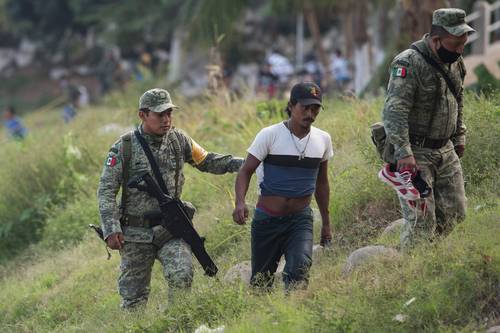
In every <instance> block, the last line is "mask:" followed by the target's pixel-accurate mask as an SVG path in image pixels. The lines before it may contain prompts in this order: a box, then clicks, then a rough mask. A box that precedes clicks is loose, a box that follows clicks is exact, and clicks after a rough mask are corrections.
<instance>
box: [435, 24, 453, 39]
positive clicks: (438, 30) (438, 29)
mask: <svg viewBox="0 0 500 333" xmlns="http://www.w3.org/2000/svg"><path fill="white" fill-rule="evenodd" d="M449 34H450V33H449V32H448V31H446V29H445V28H443V27H442V26H440V25H434V24H433V25H432V27H431V32H430V36H431V37H434V36H438V37H441V38H443V37H447V36H448V35H449Z"/></svg>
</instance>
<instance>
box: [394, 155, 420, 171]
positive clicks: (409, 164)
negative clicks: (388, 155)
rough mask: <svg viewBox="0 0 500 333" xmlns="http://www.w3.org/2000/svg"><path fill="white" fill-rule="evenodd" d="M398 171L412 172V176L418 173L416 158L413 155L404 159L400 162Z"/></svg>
mask: <svg viewBox="0 0 500 333" xmlns="http://www.w3.org/2000/svg"><path fill="white" fill-rule="evenodd" d="M397 168H398V171H399V172H402V171H410V172H411V173H412V174H416V173H417V162H416V161H415V157H413V155H410V156H407V157H405V158H402V159H400V160H399V161H398V165H397Z"/></svg>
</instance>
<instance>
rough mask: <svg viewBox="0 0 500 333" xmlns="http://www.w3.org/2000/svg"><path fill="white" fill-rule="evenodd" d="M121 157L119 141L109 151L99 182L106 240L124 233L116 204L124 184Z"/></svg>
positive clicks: (99, 197)
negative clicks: (118, 233) (117, 233)
mask: <svg viewBox="0 0 500 333" xmlns="http://www.w3.org/2000/svg"><path fill="white" fill-rule="evenodd" d="M121 155H122V153H121V140H119V141H118V142H116V143H115V144H114V145H113V146H112V147H111V149H110V150H109V153H108V156H107V157H106V161H105V163H104V168H103V170H102V174H101V178H100V180H99V188H98V190H97V200H98V202H99V214H100V217H101V225H102V230H103V233H104V239H106V238H107V237H108V236H109V235H111V234H112V233H115V232H122V229H121V226H120V221H119V211H118V206H117V203H116V195H117V194H118V190H119V189H120V186H121V183H122V156H121Z"/></svg>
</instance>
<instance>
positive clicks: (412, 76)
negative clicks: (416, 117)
mask: <svg viewBox="0 0 500 333" xmlns="http://www.w3.org/2000/svg"><path fill="white" fill-rule="evenodd" d="M417 80H418V75H417V72H416V67H415V66H412V63H411V56H408V55H407V56H404V53H403V54H402V55H401V57H400V58H396V59H395V60H394V61H393V63H392V64H391V73H390V79H389V85H388V87H387V97H386V100H385V104H384V110H383V119H384V126H385V130H386V133H387V137H388V139H389V141H390V142H391V143H392V144H393V145H394V150H395V152H394V157H395V159H396V160H397V161H398V167H400V168H408V169H414V168H415V167H416V166H415V159H414V158H413V151H412V149H411V144H410V139H409V131H408V115H409V113H410V111H411V109H412V108H413V100H414V96H415V91H416V89H418V85H417Z"/></svg>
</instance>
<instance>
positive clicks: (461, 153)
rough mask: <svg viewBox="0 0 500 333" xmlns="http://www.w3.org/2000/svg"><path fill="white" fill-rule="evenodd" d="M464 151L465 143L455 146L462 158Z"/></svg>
mask: <svg viewBox="0 0 500 333" xmlns="http://www.w3.org/2000/svg"><path fill="white" fill-rule="evenodd" d="M464 151H465V146H464V145H456V146H455V153H457V155H458V157H459V158H462V156H464Z"/></svg>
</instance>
